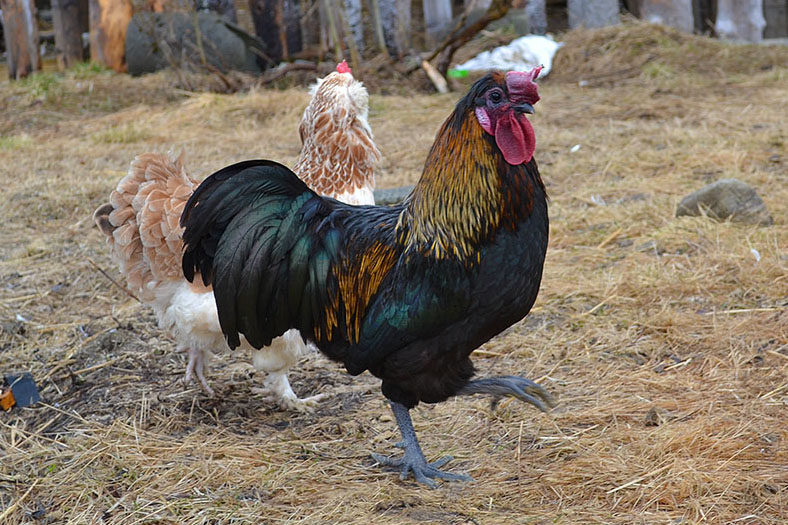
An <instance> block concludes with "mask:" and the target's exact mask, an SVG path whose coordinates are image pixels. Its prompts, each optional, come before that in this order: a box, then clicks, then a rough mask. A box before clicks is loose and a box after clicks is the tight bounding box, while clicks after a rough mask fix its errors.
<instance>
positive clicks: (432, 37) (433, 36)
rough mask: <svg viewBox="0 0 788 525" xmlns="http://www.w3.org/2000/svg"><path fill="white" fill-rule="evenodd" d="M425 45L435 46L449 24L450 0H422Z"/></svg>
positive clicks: (444, 34)
mask: <svg viewBox="0 0 788 525" xmlns="http://www.w3.org/2000/svg"><path fill="white" fill-rule="evenodd" d="M423 6H424V25H425V26H426V27H425V29H426V31H427V45H428V46H429V47H433V46H435V45H436V44H437V43H438V42H440V41H441V39H442V38H443V37H444V36H446V31H447V30H448V29H449V26H451V16H452V15H451V0H423Z"/></svg>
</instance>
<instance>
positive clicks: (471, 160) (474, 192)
mask: <svg viewBox="0 0 788 525" xmlns="http://www.w3.org/2000/svg"><path fill="white" fill-rule="evenodd" d="M499 156H500V155H494V154H493V145H492V144H491V143H490V141H488V140H486V138H485V137H484V130H483V129H482V128H481V126H479V124H478V122H477V121H476V117H475V115H474V114H473V111H472V110H471V111H469V112H468V113H466V114H465V115H464V117H463V119H462V121H461V122H460V124H459V126H456V125H455V124H454V123H452V122H450V121H446V122H445V123H444V124H443V127H442V128H441V130H440V131H439V132H438V137H437V139H436V141H435V143H434V144H433V146H432V149H431V150H430V152H429V155H428V156H427V161H426V163H425V166H424V172H423V174H422V176H421V180H420V181H419V184H417V185H416V187H415V189H414V191H413V193H412V194H411V195H410V197H409V202H408V206H406V207H405V209H404V210H403V212H402V214H401V215H400V217H399V221H398V224H397V232H398V238H399V240H400V242H402V243H403V244H404V245H405V247H406V249H407V250H408V251H410V250H416V251H418V252H419V253H421V254H422V255H425V256H431V257H434V258H435V259H444V258H447V257H456V258H459V259H463V260H466V261H467V262H469V263H471V264H474V263H475V262H478V251H477V250H476V246H477V245H478V243H479V242H481V241H482V240H483V239H484V238H486V236H488V235H489V234H490V233H491V232H493V231H494V230H495V229H496V228H497V227H498V224H499V222H500V220H501V204H502V195H501V191H500V186H499V184H500V181H499V174H498V165H497V163H498V162H499V159H498V157H499Z"/></svg>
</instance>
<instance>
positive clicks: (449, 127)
mask: <svg viewBox="0 0 788 525" xmlns="http://www.w3.org/2000/svg"><path fill="white" fill-rule="evenodd" d="M539 70H540V68H536V69H534V70H532V71H530V72H528V73H523V72H509V73H506V74H504V73H501V72H495V73H491V74H488V75H487V76H485V77H484V78H482V79H480V80H479V81H477V82H476V83H475V84H474V85H473V87H472V88H471V90H470V92H469V93H468V94H467V95H466V96H465V97H464V98H462V99H461V100H460V101H459V102H458V104H457V106H456V108H455V110H454V112H453V113H452V114H451V116H449V118H448V119H447V120H446V122H445V123H444V124H443V126H442V127H441V129H440V131H439V132H438V135H437V137H436V139H435V142H434V144H433V146H432V149H431V150H430V153H429V155H428V157H427V161H426V164H425V167H424V171H423V174H422V176H421V179H420V180H419V182H418V184H417V185H416V186H415V188H414V189H413V191H412V193H411V194H410V195H409V196H408V198H407V199H406V200H405V202H404V203H403V204H401V205H399V206H395V207H382V206H349V205H347V204H343V203H340V202H338V201H336V200H332V199H327V198H323V197H320V196H319V195H317V194H316V193H315V192H314V191H312V190H310V189H309V188H308V187H307V186H306V185H305V184H304V183H303V182H301V181H300V180H299V179H298V178H297V177H296V176H295V175H294V174H293V173H292V172H291V171H290V170H288V169H287V168H286V167H284V166H282V165H281V164H277V163H275V162H272V161H266V160H253V161H247V162H241V163H239V164H235V165H232V166H229V167H227V168H224V169H222V170H220V171H218V172H216V173H214V174H213V175H211V176H210V177H208V178H207V179H206V180H205V181H204V182H203V183H202V184H201V185H200V187H199V188H197V190H196V191H195V192H194V194H193V195H192V196H191V197H190V199H189V202H188V203H187V204H186V207H185V209H184V212H183V216H182V218H181V224H182V225H183V226H184V227H185V229H184V234H183V238H184V242H185V244H186V251H185V253H184V256H183V270H184V274H185V275H186V277H187V279H189V281H193V280H194V278H195V276H197V275H200V276H201V278H202V281H203V282H204V283H207V284H212V285H213V287H214V295H215V297H216V303H217V307H218V311H219V323H220V324H221V327H222V330H223V331H224V333H225V334H226V335H227V340H228V343H229V344H230V346H231V347H233V348H235V347H236V346H238V345H239V343H240V338H239V333H240V334H243V335H244V336H245V337H246V339H247V341H248V342H249V344H251V345H252V346H254V347H261V346H265V345H267V344H269V343H270V341H271V340H272V338H274V337H276V336H278V335H279V334H281V333H283V332H284V331H286V330H288V329H289V328H291V327H295V328H298V330H300V332H301V334H302V335H303V336H305V337H306V338H307V339H308V340H309V341H311V342H313V343H314V344H315V345H316V346H317V347H318V348H319V349H320V350H321V351H322V352H323V353H325V354H326V355H327V356H328V357H329V358H331V359H334V360H336V361H339V362H342V363H343V364H344V366H345V368H346V369H347V371H348V372H350V373H351V374H354V375H355V374H360V373H362V372H364V371H365V370H368V371H370V372H371V373H372V374H374V375H375V376H377V377H379V378H380V379H382V390H383V394H384V395H385V396H386V397H387V398H388V399H389V401H390V403H391V408H392V410H393V412H394V416H395V418H396V420H397V424H398V426H399V428H400V431H401V433H402V437H403V441H402V443H401V446H402V448H404V451H405V453H404V456H403V457H402V458H400V459H392V458H387V457H383V456H379V455H373V457H374V458H375V459H376V460H377V461H378V462H379V463H381V464H384V465H389V466H394V467H397V468H399V469H400V470H401V474H402V477H403V478H405V477H406V476H407V475H408V474H409V473H412V474H413V475H414V477H415V479H416V480H417V481H418V482H421V483H425V484H427V485H430V486H434V485H435V482H434V481H433V479H432V478H442V479H449V480H466V479H470V478H468V477H467V476H464V475H460V474H453V473H448V472H444V471H442V470H440V469H439V467H440V466H441V465H443V464H444V463H445V462H446V461H448V459H450V458H444V459H442V460H439V461H437V462H435V463H432V464H430V463H428V462H427V461H426V459H425V458H424V455H423V453H422V451H421V448H420V446H419V443H418V440H417V439H416V434H415V431H414V429H413V424H412V422H411V418H410V412H409V410H410V409H411V408H413V407H414V406H416V405H417V404H418V403H419V402H422V401H423V402H426V403H438V402H441V401H444V400H446V399H447V398H449V397H452V396H456V395H469V394H479V393H488V394H493V395H511V396H514V397H516V398H518V399H520V400H522V401H525V402H528V403H531V404H533V405H535V406H537V407H538V408H540V409H542V410H546V409H547V406H549V405H551V403H552V401H551V398H550V396H549V394H548V393H547V392H546V391H545V390H544V389H543V388H542V387H541V386H539V385H537V384H536V383H534V382H532V381H530V380H528V379H525V378H522V377H517V376H504V377H493V378H487V379H476V380H474V379H472V377H473V375H474V367H473V364H472V363H471V361H470V359H469V357H470V354H471V352H473V350H474V349H476V348H477V347H478V346H479V345H481V344H482V343H484V342H485V341H487V340H489V339H490V338H491V337H493V336H495V335H496V334H498V333H500V332H501V331H502V330H504V329H505V328H507V327H509V326H511V325H512V324H514V323H516V322H518V321H519V320H521V319H522V318H523V317H524V316H525V315H526V314H527V313H528V311H529V310H530V309H531V306H532V305H533V303H534V301H535V299H536V295H537V292H538V290H539V285H540V281H541V277H542V267H543V264H544V258H545V252H546V250H547V237H548V218H547V199H546V193H545V188H544V185H543V184H542V180H541V178H540V175H539V171H538V169H537V166H536V161H535V160H534V159H533V153H534V147H535V138H534V131H533V128H532V127H531V124H530V123H529V121H528V119H527V118H526V117H525V113H532V112H533V104H535V103H536V102H537V101H538V100H539V95H538V93H537V86H536V84H535V83H534V79H535V78H536V77H537V76H538V74H539Z"/></svg>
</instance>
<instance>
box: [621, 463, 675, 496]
mask: <svg viewBox="0 0 788 525" xmlns="http://www.w3.org/2000/svg"><path fill="white" fill-rule="evenodd" d="M671 466H672V465H671V464H668V465H665V466H664V467H661V468H658V469H657V470H655V471H653V472H649V473H648V474H645V475H643V476H640V477H639V478H635V479H633V480H632V481H628V482H626V483H624V484H623V485H619V486H618V487H616V488H614V489H610V490H608V491H607V492H605V494H613V493H614V492H618V491H619V490H622V489H625V488H627V487H631V486H632V485H634V484H635V483H640V482H641V481H643V480H644V479H646V478H650V477H652V476H656V475H657V474H660V473H662V472H664V471H666V470H668V469H669V468H670V467H671Z"/></svg>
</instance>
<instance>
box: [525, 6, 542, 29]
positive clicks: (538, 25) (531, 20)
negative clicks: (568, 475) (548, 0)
mask: <svg viewBox="0 0 788 525" xmlns="http://www.w3.org/2000/svg"><path fill="white" fill-rule="evenodd" d="M525 16H526V18H527V19H528V31H529V32H531V33H533V34H534V35H544V34H546V33H547V7H546V6H545V0H528V5H526V6H525Z"/></svg>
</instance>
